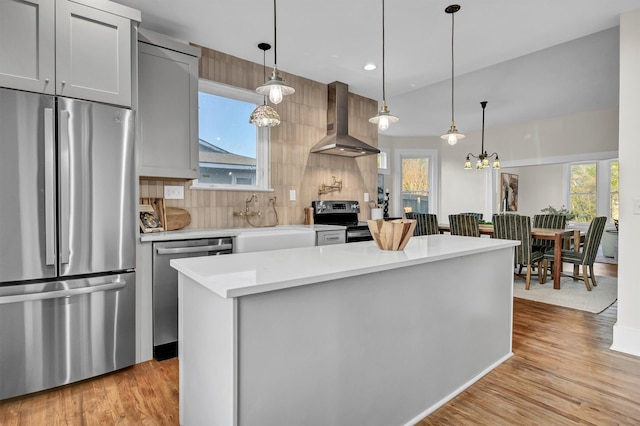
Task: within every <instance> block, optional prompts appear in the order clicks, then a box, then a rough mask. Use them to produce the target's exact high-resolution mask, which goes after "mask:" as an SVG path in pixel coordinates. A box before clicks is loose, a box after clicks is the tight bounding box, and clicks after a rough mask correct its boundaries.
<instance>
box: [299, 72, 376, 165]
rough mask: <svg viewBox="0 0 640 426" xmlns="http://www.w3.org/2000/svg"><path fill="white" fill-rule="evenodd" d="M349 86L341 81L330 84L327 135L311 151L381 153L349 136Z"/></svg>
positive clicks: (348, 154)
mask: <svg viewBox="0 0 640 426" xmlns="http://www.w3.org/2000/svg"><path fill="white" fill-rule="evenodd" d="M348 105H349V87H348V86H347V85H346V84H344V83H341V82H339V81H334V82H333V83H330V84H329V102H328V103H327V136H325V137H324V138H322V140H321V141H320V142H318V143H317V144H316V145H315V146H314V147H313V148H311V152H315V153H317V154H330V155H340V156H342V157H363V156H365V155H372V154H378V153H380V150H379V149H378V148H376V147H373V146H371V145H369V144H367V143H365V142H362V141H361V140H359V139H356V138H354V137H353V136H349V110H348Z"/></svg>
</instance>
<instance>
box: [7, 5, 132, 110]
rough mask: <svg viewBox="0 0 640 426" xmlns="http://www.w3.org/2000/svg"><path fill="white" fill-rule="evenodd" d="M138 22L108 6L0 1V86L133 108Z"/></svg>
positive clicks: (127, 10) (121, 8)
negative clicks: (134, 44) (134, 29)
mask: <svg viewBox="0 0 640 426" xmlns="http://www.w3.org/2000/svg"><path fill="white" fill-rule="evenodd" d="M139 21H140V12H139V11H137V10H134V9H131V8H129V7H126V6H122V5H120V4H117V3H113V2H111V1H107V0H82V1H71V0H56V1H52V0H2V1H1V2H0V38H1V39H2V40H4V42H2V43H0V85H2V86H3V87H9V88H14V89H21V90H29V91H34V92H40V93H47V94H56V95H62V96H67V97H71V98H79V99H86V100H91V101H97V102H104V103H110V104H114V105H122V106H127V107H130V106H131V77H132V76H131V72H132V68H131V57H132V56H131V53H132V50H131V49H132V45H131V44H132V39H131V34H132V22H136V23H137V22H139Z"/></svg>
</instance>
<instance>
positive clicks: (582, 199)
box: [569, 163, 598, 222]
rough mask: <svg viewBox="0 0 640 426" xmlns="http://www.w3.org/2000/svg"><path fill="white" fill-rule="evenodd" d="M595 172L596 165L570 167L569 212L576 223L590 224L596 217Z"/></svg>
mask: <svg viewBox="0 0 640 426" xmlns="http://www.w3.org/2000/svg"><path fill="white" fill-rule="evenodd" d="M597 171H598V168H597V165H596V163H585V164H573V165H571V178H570V188H569V189H570V200H571V211H572V212H573V213H574V214H575V215H576V219H575V220H576V221H578V222H590V221H591V220H593V218H594V217H596V210H597Z"/></svg>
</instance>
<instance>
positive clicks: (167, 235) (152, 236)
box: [140, 225, 346, 242]
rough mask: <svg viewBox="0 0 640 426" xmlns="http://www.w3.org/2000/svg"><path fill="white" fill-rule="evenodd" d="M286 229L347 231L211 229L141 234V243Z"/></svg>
mask: <svg viewBox="0 0 640 426" xmlns="http://www.w3.org/2000/svg"><path fill="white" fill-rule="evenodd" d="M286 229H309V230H312V231H316V232H317V231H334V230H343V229H346V227H344V226H337V225H281V226H271V227H264V228H251V227H243V228H240V227H238V228H211V229H180V230H177V231H166V232H151V233H148V234H140V241H142V242H153V241H173V240H194V239H198V238H217V237H237V236H238V235H240V234H242V233H245V232H270V231H276V230H286Z"/></svg>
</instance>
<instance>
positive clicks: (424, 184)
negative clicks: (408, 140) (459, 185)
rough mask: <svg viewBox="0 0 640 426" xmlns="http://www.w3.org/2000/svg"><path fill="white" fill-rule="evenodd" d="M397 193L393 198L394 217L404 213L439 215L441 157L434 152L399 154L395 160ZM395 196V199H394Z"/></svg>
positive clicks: (401, 152)
mask: <svg viewBox="0 0 640 426" xmlns="http://www.w3.org/2000/svg"><path fill="white" fill-rule="evenodd" d="M394 164H395V166H394V170H396V171H394V174H397V175H396V176H395V177H394V182H395V185H394V191H395V192H397V193H398V195H395V194H393V193H392V194H391V196H392V198H393V205H394V206H400V209H398V208H395V209H394V212H393V215H394V216H401V215H402V214H403V213H405V212H417V213H436V212H437V211H438V206H437V204H436V202H437V199H438V197H437V188H438V183H437V181H436V179H437V175H438V173H437V165H438V154H437V151H436V150H431V149H406V150H398V151H397V156H396V159H395V163H394ZM394 195H395V196H394Z"/></svg>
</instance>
